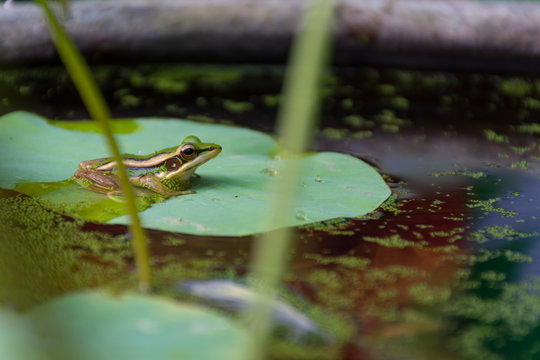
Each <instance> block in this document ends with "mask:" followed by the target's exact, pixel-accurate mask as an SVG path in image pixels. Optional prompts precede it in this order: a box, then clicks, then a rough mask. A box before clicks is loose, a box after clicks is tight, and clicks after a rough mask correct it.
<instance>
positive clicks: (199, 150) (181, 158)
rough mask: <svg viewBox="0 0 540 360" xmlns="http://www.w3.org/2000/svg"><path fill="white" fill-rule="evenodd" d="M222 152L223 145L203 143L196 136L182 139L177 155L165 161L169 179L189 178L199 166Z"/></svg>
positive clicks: (166, 177)
mask: <svg viewBox="0 0 540 360" xmlns="http://www.w3.org/2000/svg"><path fill="white" fill-rule="evenodd" d="M220 152H221V146H219V145H218V144H213V143H203V142H201V140H200V139H199V138H198V137H196V136H188V137H186V138H185V139H184V141H182V144H180V146H178V148H177V149H176V152H175V154H176V155H175V156H174V157H171V158H169V159H167V160H166V161H165V164H164V165H165V168H166V175H165V177H164V178H165V179H167V180H179V179H182V180H189V178H190V177H191V175H193V173H194V172H195V170H196V169H197V167H199V166H200V165H202V164H204V163H205V162H207V161H208V160H210V159H213V158H215V157H216V156H217V155H218V154H219V153H220Z"/></svg>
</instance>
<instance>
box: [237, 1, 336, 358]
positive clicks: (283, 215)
mask: <svg viewBox="0 0 540 360" xmlns="http://www.w3.org/2000/svg"><path fill="white" fill-rule="evenodd" d="M334 5H335V2H334V1H333V0H312V1H308V2H307V7H306V9H305V10H304V13H303V18H302V22H301V24H300V25H301V27H300V28H299V33H298V35H297V38H296V40H295V43H294V45H293V49H292V53H291V58H290V60H289V68H288V71H287V75H286V81H285V87H284V98H283V100H284V101H283V104H282V107H281V109H280V113H279V119H278V125H279V136H280V140H281V143H282V145H283V153H284V154H286V155H285V156H286V157H295V156H297V155H299V154H301V153H302V152H304V151H305V150H306V147H307V146H308V144H309V143H310V141H311V139H312V131H313V130H312V129H313V128H314V126H315V120H316V118H317V115H318V112H319V107H318V103H319V89H320V86H321V78H322V75H323V74H324V65H325V64H326V62H327V60H328V54H329V44H330V41H329V40H330V36H331V33H332V32H331V30H332V23H333V15H334V11H333V10H334ZM300 170H301V169H299V168H298V167H297V165H296V164H294V163H293V162H291V161H283V162H282V163H281V165H280V167H279V169H278V176H277V177H276V178H277V180H276V182H275V184H274V189H273V190H274V194H275V196H274V198H273V203H272V205H271V208H270V210H269V212H268V214H269V216H268V221H271V224H272V227H281V228H280V229H279V230H276V231H273V232H271V233H268V234H265V235H263V236H262V237H261V238H259V239H258V241H257V243H256V247H255V254H254V257H253V263H252V265H253V266H252V268H253V271H254V276H255V280H256V283H257V284H260V285H262V289H261V288H257V289H256V290H258V291H261V292H262V295H263V297H266V299H264V300H262V301H260V302H258V303H257V304H255V305H254V306H253V308H252V309H250V311H249V312H248V313H247V314H246V319H245V321H246V322H248V323H249V324H251V326H252V333H253V335H254V348H253V349H251V352H250V358H252V359H263V358H264V357H265V356H264V354H265V351H266V350H265V348H266V343H267V341H268V334H269V332H270V329H271V325H272V322H271V299H272V298H274V296H275V294H276V288H277V286H278V284H279V278H280V276H281V274H282V272H283V269H284V267H285V263H286V260H287V258H288V250H289V244H290V241H291V239H292V233H291V230H290V229H288V228H283V224H285V223H287V219H289V218H290V217H294V216H295V214H294V211H293V209H294V205H295V201H296V193H297V192H298V186H299V184H298V181H297V180H296V181H288V180H287V179H298V176H299V173H300Z"/></svg>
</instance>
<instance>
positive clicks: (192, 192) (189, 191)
mask: <svg viewBox="0 0 540 360" xmlns="http://www.w3.org/2000/svg"><path fill="white" fill-rule="evenodd" d="M196 193H197V192H196V191H193V190H184V191H177V192H175V193H173V194H171V196H178V195H187V194H196Z"/></svg>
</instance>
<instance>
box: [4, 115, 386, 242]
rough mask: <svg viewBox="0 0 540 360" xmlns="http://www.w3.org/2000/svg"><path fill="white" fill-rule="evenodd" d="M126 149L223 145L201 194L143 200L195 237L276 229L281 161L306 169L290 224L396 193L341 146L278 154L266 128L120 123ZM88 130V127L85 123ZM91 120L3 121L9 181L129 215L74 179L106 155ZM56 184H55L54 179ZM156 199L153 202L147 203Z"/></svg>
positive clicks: (368, 207) (89, 215)
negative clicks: (186, 141)
mask: <svg viewBox="0 0 540 360" xmlns="http://www.w3.org/2000/svg"><path fill="white" fill-rule="evenodd" d="M116 124H117V125H116V126H117V127H119V128H121V129H124V130H125V129H132V132H131V133H129V131H123V132H122V133H121V134H118V135H117V139H118V141H119V143H120V146H121V149H122V150H123V151H125V152H128V153H132V154H151V153H152V152H154V151H156V150H160V149H163V148H166V147H170V146H175V145H178V144H179V143H180V142H181V141H182V139H183V138H184V137H185V136H187V135H197V136H198V137H200V138H201V139H202V140H203V141H208V142H215V143H218V144H220V145H221V146H222V147H223V152H222V153H221V154H220V155H219V156H218V157H217V158H215V159H212V160H211V161H210V162H208V163H207V164H204V165H203V166H201V167H200V168H199V169H198V170H197V173H198V174H200V175H201V178H200V179H197V178H194V179H193V181H192V190H195V191H197V193H196V194H190V195H182V196H177V197H173V198H170V199H168V200H166V201H164V202H162V203H154V204H151V206H150V203H149V202H148V201H146V202H145V201H141V202H140V204H139V206H140V209H141V210H142V209H145V208H146V210H145V211H144V212H143V213H142V214H141V218H142V221H143V225H144V226H145V227H149V228H155V229H160V230H168V231H177V232H184V233H192V234H210V235H228V236H240V235H247V234H253V233H259V232H264V231H268V230H272V229H271V228H269V226H268V222H267V221H266V220H265V217H266V215H267V214H266V212H265V209H266V208H267V207H268V205H269V202H270V200H271V198H272V196H274V194H272V193H271V192H270V191H269V188H270V186H269V184H270V182H271V181H273V180H274V179H276V178H277V177H279V176H281V174H280V173H279V170H278V169H279V166H280V162H283V161H292V162H295V164H296V165H297V166H299V167H301V168H302V173H301V176H300V180H301V188H300V189H299V201H298V203H297V205H296V207H295V211H294V213H295V214H296V216H293V217H291V218H290V219H289V220H288V221H287V223H284V224H282V226H298V225H305V224H308V223H313V222H317V221H323V220H327V219H331V218H336V217H356V216H360V215H364V214H366V213H369V212H371V211H373V210H374V209H376V208H377V207H378V206H379V205H380V204H381V203H382V202H383V201H384V200H386V198H387V197H388V196H389V195H390V190H389V188H388V186H387V185H386V184H385V182H384V180H383V179H382V178H381V176H380V175H379V174H378V173H377V171H376V170H374V169H373V168H371V167H370V166H369V165H367V164H365V163H364V162H362V161H360V160H358V159H356V158H354V157H352V156H349V155H345V154H340V153H329V152H325V153H318V154H315V155H310V156H306V157H302V158H298V159H285V160H276V159H273V158H272V155H273V154H274V151H275V148H276V143H275V141H274V140H273V139H272V138H271V137H270V136H268V135H265V134H263V133H261V132H257V131H253V130H249V129H244V128H239V127H232V126H223V125H214V124H200V123H195V122H191V121H186V120H177V119H136V120H116ZM76 129H79V130H80V131H78V130H76ZM85 130H88V126H87V123H86V122H74V123H70V125H69V126H62V127H58V126H55V125H54V124H52V123H50V122H47V121H46V120H45V119H43V118H41V117H39V116H36V115H32V114H29V113H25V112H16V113H11V114H8V115H5V116H3V117H1V118H0V174H1V175H2V176H1V177H0V187H4V188H10V189H13V188H16V189H17V190H18V191H20V192H23V193H26V194H29V195H32V196H36V197H39V198H41V199H42V200H48V201H49V203H51V204H56V206H60V208H61V209H62V211H63V212H64V213H66V214H69V215H74V216H79V217H82V218H84V219H86V220H91V221H104V222H109V223H121V224H125V223H127V222H128V218H127V216H119V215H120V214H122V213H123V206H122V205H118V204H114V202H113V201H111V200H109V199H108V198H107V197H106V196H105V195H102V194H96V193H91V192H90V191H87V190H85V189H82V188H79V187H77V186H75V185H74V183H73V182H72V181H67V182H62V183H58V182H59V181H62V180H65V179H68V178H70V177H71V176H72V175H73V173H74V172H75V170H76V169H77V165H78V163H79V162H80V161H83V160H90V159H95V158H99V157H105V156H107V151H106V147H105V144H104V141H103V139H102V138H101V136H100V135H99V134H96V133H94V132H88V131H85ZM47 182H55V183H47ZM148 206H150V207H149V208H147V207H148Z"/></svg>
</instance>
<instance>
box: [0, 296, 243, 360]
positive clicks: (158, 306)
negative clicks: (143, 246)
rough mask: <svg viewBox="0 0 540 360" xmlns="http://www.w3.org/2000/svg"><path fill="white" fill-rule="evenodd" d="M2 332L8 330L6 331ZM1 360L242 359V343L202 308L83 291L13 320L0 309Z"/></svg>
mask: <svg viewBox="0 0 540 360" xmlns="http://www.w3.org/2000/svg"><path fill="white" fill-rule="evenodd" d="M8 326H9V328H8ZM0 345H1V346H0V356H2V359H36V360H38V359H82V360H84V359H92V360H94V359H99V360H106V359H186V360H190V359H193V360H205V359H212V360H213V359H231V360H232V359H234V360H236V359H243V358H245V353H246V350H247V348H246V346H248V345H249V337H248V335H247V334H246V332H245V330H244V329H243V328H242V327H240V326H239V325H238V324H235V323H234V322H232V321H230V320H229V319H227V318H225V317H224V316H222V315H219V314H217V313H215V312H213V311H210V310H207V309H203V308H202V307H198V306H194V305H189V304H183V303H178V302H174V301H172V300H169V299H166V298H162V297H156V296H148V295H138V294H124V295H119V296H112V295H110V294H106V293H102V292H91V291H85V292H80V293H74V294H69V295H66V296H62V297H59V298H57V299H55V300H53V301H50V302H48V303H45V304H44V305H41V306H38V307H37V308H34V309H32V310H31V311H29V312H28V313H26V314H24V315H23V316H20V315H18V314H16V313H13V312H10V311H7V310H2V309H0Z"/></svg>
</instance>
